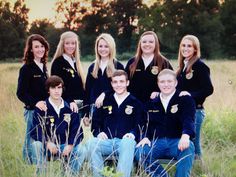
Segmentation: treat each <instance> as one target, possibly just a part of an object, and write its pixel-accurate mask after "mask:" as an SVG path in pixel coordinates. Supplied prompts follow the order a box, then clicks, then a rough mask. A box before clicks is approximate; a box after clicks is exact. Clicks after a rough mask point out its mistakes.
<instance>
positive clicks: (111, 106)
mask: <svg viewBox="0 0 236 177" xmlns="http://www.w3.org/2000/svg"><path fill="white" fill-rule="evenodd" d="M143 116H144V111H143V108H142V104H141V102H140V101H138V100H137V99H136V98H135V97H133V96H132V95H129V96H128V97H127V98H126V99H125V100H124V101H123V102H122V103H121V105H120V106H119V107H118V105H117V103H116V101H115V98H114V95H113V94H111V95H109V96H107V95H106V97H105V99H104V103H103V106H102V107H101V108H99V109H97V110H95V112H94V116H93V120H92V129H93V131H94V132H93V133H94V136H97V135H98V134H99V133H100V132H105V133H106V134H107V136H108V138H109V139H111V138H115V137H116V138H120V139H121V138H122V137H123V136H124V135H125V134H126V133H133V134H134V136H135V137H136V140H139V139H140V130H141V129H142V128H143V126H144V123H145V121H144V118H143Z"/></svg>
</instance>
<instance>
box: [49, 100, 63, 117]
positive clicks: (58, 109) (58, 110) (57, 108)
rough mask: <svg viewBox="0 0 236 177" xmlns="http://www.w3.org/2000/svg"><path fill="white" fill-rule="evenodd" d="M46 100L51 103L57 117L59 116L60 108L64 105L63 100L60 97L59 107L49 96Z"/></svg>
mask: <svg viewBox="0 0 236 177" xmlns="http://www.w3.org/2000/svg"><path fill="white" fill-rule="evenodd" d="M48 101H49V103H50V104H51V105H52V107H53V109H54V110H55V111H56V113H57V115H58V117H59V116H60V110H61V109H62V108H64V107H65V104H64V100H63V99H61V104H60V106H59V107H58V106H57V105H56V104H54V103H53V102H52V99H51V98H50V97H49V98H48Z"/></svg>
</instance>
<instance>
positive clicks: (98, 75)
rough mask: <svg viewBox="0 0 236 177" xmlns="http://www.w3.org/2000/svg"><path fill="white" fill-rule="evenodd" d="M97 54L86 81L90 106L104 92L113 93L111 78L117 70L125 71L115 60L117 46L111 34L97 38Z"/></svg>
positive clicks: (103, 34)
mask: <svg viewBox="0 0 236 177" xmlns="http://www.w3.org/2000/svg"><path fill="white" fill-rule="evenodd" d="M95 54H96V59H95V61H94V62H93V63H92V64H91V65H90V67H89V68H88V74H87V79H86V92H87V102H88V103H89V104H93V103H95V102H96V100H97V98H98V97H99V95H101V94H102V93H103V92H109V91H112V86H111V76H112V74H113V72H114V71H115V70H116V69H122V70H123V69H124V67H123V65H122V64H121V63H120V62H119V61H117V60H116V58H115V57H116V44H115V41H114V39H113V37H112V36H111V35H110V34H107V33H102V34H101V35H99V36H98V37H97V39H96V43H95ZM102 95H104V93H103V94H102ZM97 102H99V101H97Z"/></svg>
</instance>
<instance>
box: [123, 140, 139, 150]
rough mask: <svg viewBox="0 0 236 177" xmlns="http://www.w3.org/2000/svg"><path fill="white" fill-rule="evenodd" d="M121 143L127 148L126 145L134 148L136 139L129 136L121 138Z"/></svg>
mask: <svg viewBox="0 0 236 177" xmlns="http://www.w3.org/2000/svg"><path fill="white" fill-rule="evenodd" d="M121 145H122V146H124V147H125V148H128V147H132V148H134V147H135V145H136V141H135V140H134V139H131V138H122V139H121Z"/></svg>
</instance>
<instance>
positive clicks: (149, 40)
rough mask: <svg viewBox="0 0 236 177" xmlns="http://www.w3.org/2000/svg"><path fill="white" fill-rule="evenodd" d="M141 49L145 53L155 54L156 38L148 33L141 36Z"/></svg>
mask: <svg viewBox="0 0 236 177" xmlns="http://www.w3.org/2000/svg"><path fill="white" fill-rule="evenodd" d="M140 42H141V50H142V53H143V54H153V53H154V50H155V38H154V36H153V35H151V34H148V35H145V36H143V37H142V38H141V41H140Z"/></svg>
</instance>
